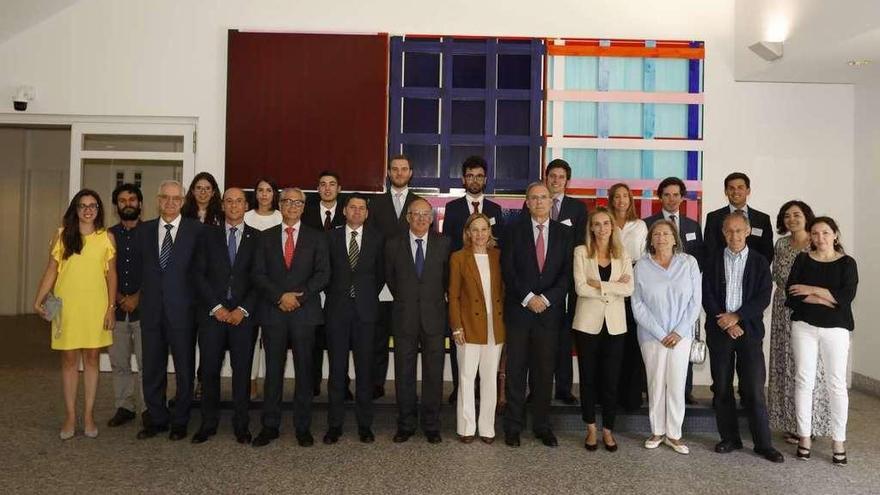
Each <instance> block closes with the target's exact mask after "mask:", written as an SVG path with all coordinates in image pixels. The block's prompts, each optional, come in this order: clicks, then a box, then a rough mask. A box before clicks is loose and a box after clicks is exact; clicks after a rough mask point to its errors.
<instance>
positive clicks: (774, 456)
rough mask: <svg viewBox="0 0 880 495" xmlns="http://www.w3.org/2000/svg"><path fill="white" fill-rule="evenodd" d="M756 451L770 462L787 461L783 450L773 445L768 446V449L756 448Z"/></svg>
mask: <svg viewBox="0 0 880 495" xmlns="http://www.w3.org/2000/svg"><path fill="white" fill-rule="evenodd" d="M755 453H756V454H758V455H759V456H761V457H763V458H764V459H767V460H768V461H770V462H776V463H779V462H785V457H784V456H783V455H782V452H780V451H778V450H776V449H774V448H773V447H767V448H766V449H757V448H756V449H755Z"/></svg>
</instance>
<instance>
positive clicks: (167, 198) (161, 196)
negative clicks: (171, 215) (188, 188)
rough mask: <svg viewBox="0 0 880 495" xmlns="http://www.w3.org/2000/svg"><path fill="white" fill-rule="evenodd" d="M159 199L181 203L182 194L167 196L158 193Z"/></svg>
mask: <svg viewBox="0 0 880 495" xmlns="http://www.w3.org/2000/svg"><path fill="white" fill-rule="evenodd" d="M159 201H171V202H172V203H182V202H183V196H169V195H167V194H160V195H159Z"/></svg>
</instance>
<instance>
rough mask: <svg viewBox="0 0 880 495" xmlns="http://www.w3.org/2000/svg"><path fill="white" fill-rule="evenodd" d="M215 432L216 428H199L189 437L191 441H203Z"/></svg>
mask: <svg viewBox="0 0 880 495" xmlns="http://www.w3.org/2000/svg"><path fill="white" fill-rule="evenodd" d="M216 434H217V428H200V429H199V431H197V432H196V434H195V435H193V437H192V438H191V439H190V442H192V443H205V442H207V441H208V439H209V438H211V437H213V436H214V435H216Z"/></svg>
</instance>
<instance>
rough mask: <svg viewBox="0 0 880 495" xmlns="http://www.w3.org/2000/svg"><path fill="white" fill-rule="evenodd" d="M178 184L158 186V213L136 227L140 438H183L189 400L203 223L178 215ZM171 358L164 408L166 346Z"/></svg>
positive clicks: (180, 190) (180, 196)
mask: <svg viewBox="0 0 880 495" xmlns="http://www.w3.org/2000/svg"><path fill="white" fill-rule="evenodd" d="M183 195H184V190H183V186H182V185H181V184H180V183H179V182H177V181H174V180H165V181H162V183H161V185H160V186H159V194H158V201H159V218H156V219H153V220H150V221H148V222H144V223H143V224H141V226H140V227H138V238H139V239H138V242H139V243H140V252H141V258H142V259H141V262H142V263H143V275H142V276H143V279H142V282H141V298H140V308H141V340H142V346H143V363H144V369H143V386H144V401H145V402H146V404H147V412H149V415H150V421H149V422H148V423H147V424H144V428H143V429H142V430H141V431H140V432H138V435H137V437H138V438H139V439H146V438H152V437H155V436H156V435H158V434H159V433H161V432H163V431H168V428H169V424H170V427H171V433H170V434H169V436H168V438H170V439H171V440H181V439H183V438H186V435H187V431H186V429H187V425H188V423H189V412H190V411H189V410H190V405H191V403H192V395H193V380H194V374H195V370H194V361H195V341H194V339H195V336H194V332H195V329H194V328H193V322H194V315H193V306H194V303H195V295H196V294H195V290H194V289H195V287H194V285H193V283H192V280H193V279H192V272H193V269H194V264H195V261H194V260H195V257H196V251H197V249H198V247H199V246H200V242H201V240H200V238H201V233H202V224H201V223H199V221H198V220H194V219H190V218H183V216H182V215H181V214H180V208H181V206H182V205H183ZM169 347H170V348H171V355H172V357H173V358H174V371H175V379H176V383H177V394H176V396H175V399H174V410H173V411H170V412H169V410H168V406H167V400H166V397H165V393H166V388H167V386H168V374H167V370H168V349H169Z"/></svg>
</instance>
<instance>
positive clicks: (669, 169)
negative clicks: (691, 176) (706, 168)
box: [645, 151, 687, 180]
mask: <svg viewBox="0 0 880 495" xmlns="http://www.w3.org/2000/svg"><path fill="white" fill-rule="evenodd" d="M665 177H678V178H680V179H682V180H684V179H685V178H686V177H687V152H686V151H655V152H654V177H653V178H654V179H663V178H665ZM645 178H646V179H650V178H651V177H645Z"/></svg>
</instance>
